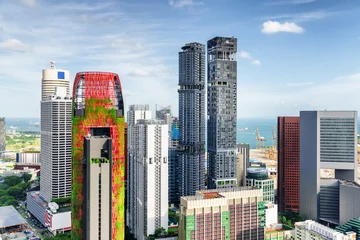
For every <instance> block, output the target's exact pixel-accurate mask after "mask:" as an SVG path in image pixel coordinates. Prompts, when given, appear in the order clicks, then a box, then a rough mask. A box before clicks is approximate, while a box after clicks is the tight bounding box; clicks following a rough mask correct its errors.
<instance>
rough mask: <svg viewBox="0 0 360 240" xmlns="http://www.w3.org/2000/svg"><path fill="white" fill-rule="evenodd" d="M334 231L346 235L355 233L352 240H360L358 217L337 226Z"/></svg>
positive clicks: (359, 220)
mask: <svg viewBox="0 0 360 240" xmlns="http://www.w3.org/2000/svg"><path fill="white" fill-rule="evenodd" d="M335 230H336V231H339V232H341V233H343V234H346V233H347V232H355V233H356V238H354V239H356V240H360V217H357V218H353V219H351V220H350V221H348V222H347V223H345V224H343V225H340V226H337V227H336V228H335Z"/></svg>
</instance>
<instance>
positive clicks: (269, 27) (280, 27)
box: [261, 21, 305, 34]
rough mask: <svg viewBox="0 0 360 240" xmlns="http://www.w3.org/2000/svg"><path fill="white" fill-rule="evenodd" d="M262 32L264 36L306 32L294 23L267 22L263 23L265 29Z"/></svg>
mask: <svg viewBox="0 0 360 240" xmlns="http://www.w3.org/2000/svg"><path fill="white" fill-rule="evenodd" d="M261 31H262V32H263V33H264V34H273V33H278V32H289V33H303V32H304V31H305V30H304V29H303V28H302V27H300V26H298V25H296V23H292V22H285V23H279V22H276V21H267V22H264V23H263V29H262V30H261Z"/></svg>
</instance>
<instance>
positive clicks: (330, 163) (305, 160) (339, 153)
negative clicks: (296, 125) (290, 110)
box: [300, 111, 358, 224]
mask: <svg viewBox="0 0 360 240" xmlns="http://www.w3.org/2000/svg"><path fill="white" fill-rule="evenodd" d="M357 116H358V115H357V112H356V111H301V112H300V215H301V216H302V217H304V218H306V219H314V220H322V221H325V222H330V223H334V224H338V223H339V220H340V217H339V211H338V210H337V209H338V207H339V204H338V202H339V201H338V199H339V197H338V196H339V194H338V193H339V190H338V189H339V188H338V186H337V185H338V183H337V182H336V181H332V180H325V179H322V178H321V176H320V170H321V169H334V170H335V171H334V172H335V178H336V179H343V180H350V181H357V166H358V162H357V133H358V131H357V128H358V127H357V126H358V121H357ZM347 220H349V219H347Z"/></svg>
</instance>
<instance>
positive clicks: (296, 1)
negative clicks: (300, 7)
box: [268, 0, 317, 5]
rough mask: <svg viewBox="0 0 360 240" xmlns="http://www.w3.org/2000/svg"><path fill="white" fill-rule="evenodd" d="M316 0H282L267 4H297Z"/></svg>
mask: <svg viewBox="0 0 360 240" xmlns="http://www.w3.org/2000/svg"><path fill="white" fill-rule="evenodd" d="M316 1H317V0H283V1H275V2H272V3H269V4H268V5H297V4H305V3H312V2H316Z"/></svg>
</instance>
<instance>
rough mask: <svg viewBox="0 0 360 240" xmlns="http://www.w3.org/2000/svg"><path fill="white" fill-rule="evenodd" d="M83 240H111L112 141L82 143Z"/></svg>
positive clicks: (95, 139)
mask: <svg viewBox="0 0 360 240" xmlns="http://www.w3.org/2000/svg"><path fill="white" fill-rule="evenodd" d="M84 162H85V163H84V182H85V184H84V199H86V201H85V203H84V211H83V213H84V217H83V219H84V232H83V234H84V235H83V236H84V239H89V240H92V239H94V240H95V239H111V238H112V237H111V236H112V232H111V225H112V207H111V205H112V204H111V198H112V192H111V189H112V176H111V169H112V139H111V138H110V137H107V136H93V137H92V136H87V137H85V139H84Z"/></svg>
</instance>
